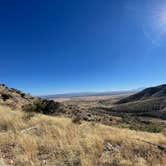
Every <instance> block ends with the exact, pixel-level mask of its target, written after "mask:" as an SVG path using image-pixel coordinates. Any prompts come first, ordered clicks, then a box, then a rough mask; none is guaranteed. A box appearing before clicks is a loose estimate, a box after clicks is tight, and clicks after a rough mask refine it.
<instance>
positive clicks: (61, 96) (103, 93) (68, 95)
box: [40, 88, 144, 99]
mask: <svg viewBox="0 0 166 166" xmlns="http://www.w3.org/2000/svg"><path fill="white" fill-rule="evenodd" d="M143 89H144V88H138V89H132V90H121V91H105V92H78V93H64V94H55V95H43V96H40V97H42V98H46V99H56V98H72V97H86V96H88V97H89V96H110V95H118V94H130V93H137V92H139V91H141V90H143Z"/></svg>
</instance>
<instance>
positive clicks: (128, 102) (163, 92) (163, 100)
mask: <svg viewBox="0 0 166 166" xmlns="http://www.w3.org/2000/svg"><path fill="white" fill-rule="evenodd" d="M111 109H112V111H115V112H116V113H121V114H125V113H128V114H133V115H140V116H151V117H157V118H161V119H165V120H166V84H164V85H160V86H156V87H151V88H147V89H145V90H143V91H141V92H139V93H136V94H134V95H131V96H129V97H126V98H124V99H121V100H120V101H118V102H116V103H115V106H114V107H113V108H111Z"/></svg>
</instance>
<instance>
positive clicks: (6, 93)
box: [0, 84, 36, 109]
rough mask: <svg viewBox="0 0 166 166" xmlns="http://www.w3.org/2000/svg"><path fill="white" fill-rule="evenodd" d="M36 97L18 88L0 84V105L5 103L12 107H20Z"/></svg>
mask: <svg viewBox="0 0 166 166" xmlns="http://www.w3.org/2000/svg"><path fill="white" fill-rule="evenodd" d="M35 99H36V97H33V96H31V95H30V94H26V93H24V92H22V91H20V90H17V89H14V88H9V87H7V86H6V85H5V84H0V105H6V106H9V107H11V108H12V109H16V108H17V109H21V107H22V106H23V105H25V104H30V103H32V102H33V101H34V100H35Z"/></svg>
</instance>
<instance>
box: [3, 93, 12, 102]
mask: <svg viewBox="0 0 166 166" xmlns="http://www.w3.org/2000/svg"><path fill="white" fill-rule="evenodd" d="M11 97H12V96H11V95H9V94H1V98H2V99H3V101H6V100H8V99H10V98H11Z"/></svg>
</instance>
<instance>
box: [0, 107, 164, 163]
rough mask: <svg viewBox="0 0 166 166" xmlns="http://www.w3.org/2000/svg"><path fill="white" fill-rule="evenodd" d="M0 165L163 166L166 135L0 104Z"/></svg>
mask: <svg viewBox="0 0 166 166" xmlns="http://www.w3.org/2000/svg"><path fill="white" fill-rule="evenodd" d="M0 114H1V116H0V149H1V150H0V165H3V164H4V165H6V164H8V165H19V166H34V165H35V166H40V165H43V166H44V165H46V166H51V165H54V166H67V165H68V166H94V165H95V166H106V165H110V166H111V165H117V166H122V165H123V166H130V165H133V166H138V165H140V166H147V165H151V166H153V165H154V166H156V165H161V166H164V165H165V163H166V147H165V146H166V137H165V135H164V134H162V133H160V134H154V133H146V132H138V131H131V130H129V129H121V128H115V127H110V126H105V125H101V124H94V123H91V122H82V124H80V125H79V124H75V123H73V122H72V121H71V119H69V118H64V117H55V116H46V115H42V114H33V116H32V115H31V116H29V115H28V114H26V113H25V112H22V111H12V110H11V109H10V108H6V107H4V106H0Z"/></svg>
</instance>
